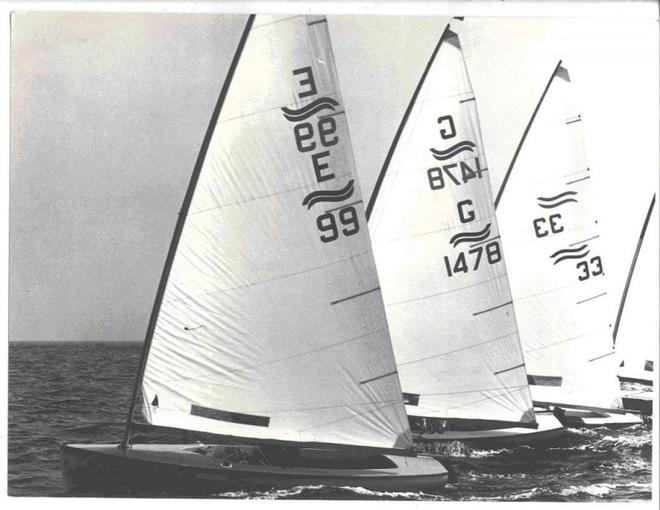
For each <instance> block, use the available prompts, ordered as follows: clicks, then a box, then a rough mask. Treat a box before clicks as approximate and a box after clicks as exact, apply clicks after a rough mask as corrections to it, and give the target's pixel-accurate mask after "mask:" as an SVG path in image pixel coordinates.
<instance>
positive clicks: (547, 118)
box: [496, 63, 621, 409]
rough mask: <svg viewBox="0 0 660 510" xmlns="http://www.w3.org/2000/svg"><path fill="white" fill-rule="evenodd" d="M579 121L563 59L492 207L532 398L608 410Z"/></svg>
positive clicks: (603, 323)
mask: <svg viewBox="0 0 660 510" xmlns="http://www.w3.org/2000/svg"><path fill="white" fill-rule="evenodd" d="M581 120H582V118H581V115H580V111H579V109H577V108H576V107H575V105H574V103H573V99H572V97H571V83H570V77H569V74H568V71H567V70H566V68H565V67H562V66H561V63H560V64H559V65H557V67H556V69H555V71H554V73H553V75H552V78H551V79H550V82H549V83H548V86H547V88H546V91H545V93H544V96H543V97H542V99H541V102H540V103H539V106H538V108H537V111H536V112H535V116H533V118H532V122H531V123H530V126H528V131H527V136H526V137H525V138H524V139H523V141H522V142H521V145H520V146H519V148H518V152H517V158H515V157H514V162H512V165H511V167H510V169H509V172H511V176H510V182H508V184H507V181H506V180H505V185H506V189H505V190H504V193H502V190H501V191H500V193H499V195H498V201H499V199H500V198H501V199H502V200H501V203H499V207H498V209H497V213H498V217H499V219H500V227H501V230H502V238H503V242H504V243H505V246H506V249H507V251H506V256H507V263H508V264H507V265H508V267H509V277H510V278H509V279H510V282H511V290H512V293H513V297H514V302H515V309H516V318H517V320H518V328H519V330H520V338H521V340H522V343H523V349H524V353H525V361H526V363H527V371H528V374H529V380H530V388H531V390H532V396H533V397H534V400H535V401H540V402H547V403H555V404H557V403H558V404H573V405H581V406H590V407H600V408H609V409H612V408H619V407H620V406H621V401H620V397H619V387H618V381H617V378H616V365H617V362H616V357H615V356H614V350H613V344H612V330H611V328H610V326H611V323H612V317H610V316H609V314H608V311H609V310H610V308H609V307H608V298H609V296H608V294H607V292H608V288H607V280H606V273H607V271H608V267H607V256H606V254H605V253H604V250H603V243H602V238H601V233H600V229H599V225H598V216H597V215H596V207H595V206H596V204H595V201H594V198H593V196H592V195H593V192H592V189H591V188H592V183H593V177H594V172H593V171H592V169H590V168H589V166H588V163H587V160H586V156H585V150H584V147H583V141H582V132H581V125H582V124H581ZM511 170H513V171H511ZM508 175H509V174H507V177H508ZM496 203H498V202H496Z"/></svg>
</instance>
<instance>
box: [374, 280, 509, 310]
mask: <svg viewBox="0 0 660 510" xmlns="http://www.w3.org/2000/svg"><path fill="white" fill-rule="evenodd" d="M506 276H507V273H506V272H505V273H502V274H500V275H497V276H494V277H493V278H487V279H486V280H481V281H480V282H477V283H472V284H470V285H465V286H464V287H457V288H455V289H450V290H447V291H444V292H436V293H435V294H429V295H427V296H420V297H417V298H413V299H406V300H403V301H394V302H391V303H385V306H397V305H404V304H406V303H413V302H415V301H422V300H425V299H431V298H434V297H438V296H444V295H445V294H452V293H454V292H458V291H460V290H465V289H470V288H472V287H479V286H480V285H485V284H486V283H490V282H493V281H495V280H500V279H501V278H504V277H506Z"/></svg>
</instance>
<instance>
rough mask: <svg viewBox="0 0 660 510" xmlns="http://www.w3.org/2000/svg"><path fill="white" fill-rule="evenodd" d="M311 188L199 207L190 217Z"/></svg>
mask: <svg viewBox="0 0 660 510" xmlns="http://www.w3.org/2000/svg"><path fill="white" fill-rule="evenodd" d="M351 176H352V174H350V173H346V174H337V175H335V177H337V178H343V177H351ZM311 188H312V186H311V185H305V186H299V187H297V188H290V189H286V190H283V191H278V192H277V193H269V194H266V195H259V196H258V197H252V198H246V199H245V200H239V201H237V202H230V203H227V204H219V205H216V206H215V207H208V208H206V209H198V210H196V211H192V212H190V213H188V217H190V216H194V215H196V214H202V213H205V212H210V211H215V210H217V209H224V208H226V207H232V206H235V205H242V204H246V203H249V202H254V201H257V200H262V199H264V198H273V197H277V196H280V195H286V194H287V193H293V192H294V191H300V190H302V189H311Z"/></svg>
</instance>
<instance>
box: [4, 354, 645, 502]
mask: <svg viewBox="0 0 660 510" xmlns="http://www.w3.org/2000/svg"><path fill="white" fill-rule="evenodd" d="M140 350H141V345H140V344H138V343H10V344H9V452H8V453H9V455H8V474H9V480H8V491H9V495H10V496H76V495H77V494H75V493H70V492H67V490H66V488H65V486H64V482H63V480H62V476H61V473H60V461H59V449H58V445H59V444H60V443H62V442H118V441H119V439H120V438H121V434H122V431H123V425H124V421H125V419H126V412H127V407H128V401H129V398H130V394H131V390H132V387H133V381H134V377H135V371H136V368H137V365H138V361H139V357H140ZM626 391H627V392H629V393H630V392H633V391H640V392H643V391H649V390H645V389H644V388H643V387H639V388H638V387H635V386H630V385H628V386H627V387H626ZM651 438H652V433H651V424H650V422H649V423H647V424H646V425H644V426H636V427H629V428H627V429H623V430H619V431H613V430H607V429H595V430H586V429H583V430H577V429H569V430H568V431H566V433H565V434H564V436H563V437H562V438H561V440H560V441H559V442H558V443H557V444H556V445H554V446H553V447H546V448H532V447H518V448H510V449H508V448H507V449H494V450H471V449H469V448H466V447H464V446H463V445H460V444H453V445H448V447H447V448H448V449H449V450H450V453H454V454H456V457H454V458H453V460H452V461H450V462H449V463H445V465H446V467H448V468H449V469H450V471H451V473H452V474H451V479H450V483H448V484H447V485H446V486H445V487H443V488H439V489H438V490H435V491H432V492H429V493H423V492H405V493H401V492H382V493H381V492H373V491H368V490H364V489H360V488H346V487H344V488H335V487H296V488H293V489H291V490H286V491H268V492H230V493H220V494H217V495H216V497H218V498H264V499H383V500H448V501H461V500H485V501H601V500H606V501H612V500H615V501H623V500H649V499H651V483H652V482H651ZM87 495H89V494H87Z"/></svg>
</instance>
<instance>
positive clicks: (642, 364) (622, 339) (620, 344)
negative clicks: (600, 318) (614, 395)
mask: <svg viewBox="0 0 660 510" xmlns="http://www.w3.org/2000/svg"><path fill="white" fill-rule="evenodd" d="M648 214H649V215H648V225H647V226H646V232H645V235H644V238H643V239H642V242H641V246H640V247H639V255H638V257H637V262H636V264H635V268H634V272H633V274H632V276H631V278H630V287H629V288H628V295H627V297H626V301H625V305H624V308H623V310H622V314H621V320H620V323H619V331H618V333H617V336H616V351H617V354H618V355H619V356H618V357H619V359H622V360H623V362H624V366H623V367H622V368H621V369H620V370H619V375H621V376H625V377H632V378H639V379H649V380H652V379H653V369H654V368H655V367H654V366H657V363H658V337H660V326H659V324H658V321H659V317H658V313H657V311H658V310H659V309H660V303H658V280H659V274H658V272H659V268H658V231H659V227H658V206H657V204H656V202H655V196H654V197H653V202H652V204H651V207H650V208H649V212H648ZM633 253H634V250H633V249H632V246H631V247H630V257H631V259H632V257H633V255H632V254H633ZM649 312H651V313H649Z"/></svg>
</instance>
